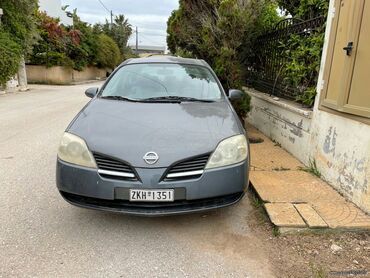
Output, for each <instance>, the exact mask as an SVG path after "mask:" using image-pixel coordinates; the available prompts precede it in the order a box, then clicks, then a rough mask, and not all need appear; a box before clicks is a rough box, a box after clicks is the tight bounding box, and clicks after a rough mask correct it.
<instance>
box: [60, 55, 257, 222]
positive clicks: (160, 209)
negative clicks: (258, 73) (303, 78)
mask: <svg viewBox="0 0 370 278" xmlns="http://www.w3.org/2000/svg"><path fill="white" fill-rule="evenodd" d="M85 94H86V95H87V96H88V97H91V98H92V99H91V100H90V102H89V103H88V104H87V105H86V106H85V107H84V108H83V109H82V110H81V111H80V112H79V113H78V115H77V116H76V117H75V118H74V120H73V121H72V122H71V123H70V124H69V126H68V127H67V129H66V131H65V133H64V134H63V136H62V139H61V143H60V146H59V149H58V156H57V167H56V183H57V188H58V190H59V192H60V194H61V195H62V197H63V198H64V199H65V200H66V201H67V202H69V203H71V204H73V205H76V206H79V207H83V208H90V209H97V210H105V211H111V212H120V213H126V214H133V215H143V216H161V215H173V214H182V213H190V212H201V211H207V210H211V209H216V208H222V207H226V206H230V205H233V204H236V203H237V202H238V201H240V200H241V199H242V198H243V196H244V194H245V192H246V190H247V188H248V184H249V165H250V154H249V143H248V140H247V138H246V131H245V129H244V126H243V124H242V123H241V121H240V119H239V118H238V115H237V114H236V112H235V110H234V109H233V107H232V105H231V101H232V100H239V99H240V98H242V97H243V94H244V93H243V92H242V91H239V90H230V91H229V93H228V95H227V94H226V93H225V91H224V89H223V87H222V85H221V83H220V81H219V80H218V78H217V76H216V74H215V73H214V71H213V70H212V69H211V67H210V66H209V65H208V64H207V63H206V62H205V61H203V60H197V59H187V58H179V57H171V56H153V57H149V58H135V59H130V60H127V61H125V62H123V63H122V64H121V65H120V66H118V67H117V68H116V69H115V70H114V71H113V73H112V74H111V75H110V76H109V78H108V79H107V80H106V81H105V83H104V84H103V85H102V87H101V88H100V89H99V88H90V89H88V90H86V92H85Z"/></svg>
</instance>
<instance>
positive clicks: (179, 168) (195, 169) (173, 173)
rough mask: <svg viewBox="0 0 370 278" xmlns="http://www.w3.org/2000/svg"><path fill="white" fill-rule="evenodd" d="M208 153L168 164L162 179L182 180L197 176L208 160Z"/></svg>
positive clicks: (201, 172) (200, 173) (202, 170)
mask: <svg viewBox="0 0 370 278" xmlns="http://www.w3.org/2000/svg"><path fill="white" fill-rule="evenodd" d="M209 156H210V154H206V155H201V156H197V157H193V158H190V159H187V160H183V161H181V162H178V163H176V164H174V165H172V166H170V168H169V170H168V171H167V173H166V175H165V178H164V180H165V181H173V180H183V179H195V178H199V177H200V176H201V175H202V174H203V172H204V168H205V167H206V164H207V162H208V159H209Z"/></svg>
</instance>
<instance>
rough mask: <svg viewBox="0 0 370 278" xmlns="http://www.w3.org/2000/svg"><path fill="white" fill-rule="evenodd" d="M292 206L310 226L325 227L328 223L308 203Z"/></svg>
mask: <svg viewBox="0 0 370 278" xmlns="http://www.w3.org/2000/svg"><path fill="white" fill-rule="evenodd" d="M294 207H295V208H296V209H297V211H298V213H299V214H300V215H301V216H302V218H303V220H304V221H305V222H306V223H307V225H308V226H309V227H310V228H327V227H328V224H326V222H325V221H324V220H323V219H322V218H321V216H320V215H319V214H318V213H317V212H316V211H315V210H314V208H313V207H312V206H311V205H309V204H295V205H294Z"/></svg>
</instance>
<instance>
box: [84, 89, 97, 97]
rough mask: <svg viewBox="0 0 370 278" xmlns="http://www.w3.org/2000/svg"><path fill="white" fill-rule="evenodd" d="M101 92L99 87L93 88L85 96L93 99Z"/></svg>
mask: <svg viewBox="0 0 370 278" xmlns="http://www.w3.org/2000/svg"><path fill="white" fill-rule="evenodd" d="M98 91H99V88H98V87H93V88H89V89H87V90H86V91H85V95H86V96H88V97H90V98H93V97H95V96H96V94H97V93H98Z"/></svg>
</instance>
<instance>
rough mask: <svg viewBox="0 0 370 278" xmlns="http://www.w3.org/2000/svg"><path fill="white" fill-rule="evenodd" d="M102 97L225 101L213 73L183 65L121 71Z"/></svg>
mask: <svg viewBox="0 0 370 278" xmlns="http://www.w3.org/2000/svg"><path fill="white" fill-rule="evenodd" d="M101 96H103V97H106V96H120V97H125V98H130V99H135V100H142V99H148V98H156V97H167V96H179V97H188V98H196V99H202V100H217V99H220V98H221V91H220V87H219V85H218V83H217V81H216V79H215V78H214V76H213V75H212V73H211V72H210V70H209V69H207V68H205V67H201V66H193V65H182V64H164V63H160V64H159V63H158V64H133V65H126V66H123V67H122V68H120V69H119V70H118V71H117V72H116V73H115V74H114V76H113V77H112V78H111V79H110V81H109V82H108V84H107V85H106V86H105V88H104V90H103V92H102V94H101Z"/></svg>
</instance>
